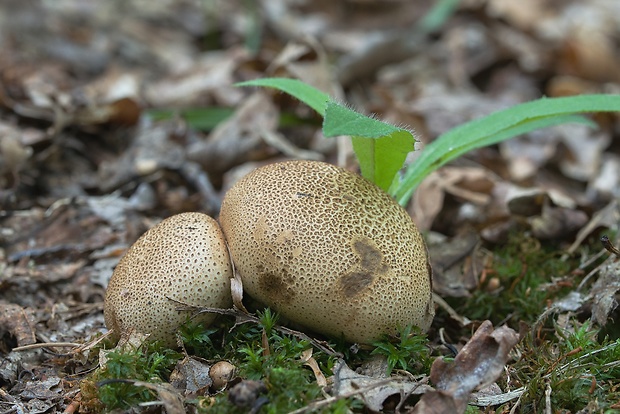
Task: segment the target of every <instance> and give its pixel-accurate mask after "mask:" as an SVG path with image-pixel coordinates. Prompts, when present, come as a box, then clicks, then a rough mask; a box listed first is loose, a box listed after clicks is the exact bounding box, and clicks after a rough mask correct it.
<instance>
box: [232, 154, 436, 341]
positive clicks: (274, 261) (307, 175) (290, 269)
mask: <svg viewBox="0 0 620 414" xmlns="http://www.w3.org/2000/svg"><path fill="white" fill-rule="evenodd" d="M220 224H221V226H222V230H223V232H224V234H225V236H226V239H227V241H228V245H229V248H230V252H231V256H232V260H233V262H234V263H235V267H236V269H237V270H238V272H239V274H240V276H241V279H242V281H243V285H244V290H245V291H246V292H247V293H248V294H249V295H250V296H252V297H254V298H255V299H258V300H259V301H261V302H264V303H265V304H266V305H268V306H270V307H271V308H272V309H274V310H276V311H278V312H280V313H281V314H282V315H284V316H285V317H287V318H288V319H290V320H291V321H293V322H296V323H299V324H301V325H305V326H307V327H308V328H311V329H312V330H314V331H317V332H319V333H323V334H327V335H330V336H335V337H340V336H343V337H344V338H345V339H346V340H348V341H351V342H359V343H369V342H372V341H374V340H376V339H378V338H379V337H381V335H383V334H393V333H396V332H397V329H398V327H404V326H406V325H410V324H412V325H417V326H418V327H419V328H421V329H422V330H424V331H426V330H428V328H429V326H430V324H431V322H432V319H433V316H434V313H435V311H434V306H433V301H432V289H431V269H430V265H429V260H428V254H427V250H426V245H425V243H424V240H423V239H422V236H421V235H420V232H419V231H418V229H417V228H416V226H415V224H414V223H413V221H412V220H411V217H409V215H408V214H407V212H406V211H405V210H404V209H403V208H402V207H400V206H399V205H398V204H397V203H396V202H395V201H394V200H393V199H392V198H391V197H390V196H389V195H388V194H386V193H385V192H383V191H382V190H381V189H380V188H378V187H377V186H375V185H374V184H372V183H371V182H369V181H367V180H366V179H364V178H362V177H360V176H359V175H357V174H354V173H351V172H349V171H346V170H344V169H341V168H338V167H336V166H333V165H330V164H326V163H323V162H316V161H288V162H282V163H275V164H270V165H267V166H265V167H262V168H259V169H257V170H255V171H253V172H251V173H250V174H248V175H247V176H245V177H244V178H242V179H241V180H239V181H238V182H237V183H236V184H235V185H234V186H233V187H232V188H231V189H230V190H229V191H228V192H227V193H226V195H225V197H224V200H223V203H222V209H221V212H220Z"/></svg>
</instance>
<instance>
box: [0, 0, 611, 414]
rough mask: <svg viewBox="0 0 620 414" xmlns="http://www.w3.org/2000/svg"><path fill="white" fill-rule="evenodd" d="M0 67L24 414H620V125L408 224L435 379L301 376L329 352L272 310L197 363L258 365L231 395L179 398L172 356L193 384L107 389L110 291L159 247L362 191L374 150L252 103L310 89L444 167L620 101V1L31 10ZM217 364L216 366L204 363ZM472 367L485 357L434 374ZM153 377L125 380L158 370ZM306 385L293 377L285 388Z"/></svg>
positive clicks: (450, 189)
mask: <svg viewBox="0 0 620 414" xmlns="http://www.w3.org/2000/svg"><path fill="white" fill-rule="evenodd" d="M0 46H1V47H0V413H60V412H67V413H70V412H96V411H102V410H110V409H111V408H113V407H119V408H117V410H119V411H118V412H142V411H148V412H158V411H159V412H161V411H162V410H166V411H167V412H169V413H173V412H184V411H188V412H248V411H250V412H252V411H253V412H286V411H293V410H300V411H299V412H303V411H304V410H305V411H313V410H314V411H322V412H348V410H350V411H352V412H377V411H380V412H414V411H415V412H450V410H451V408H448V407H450V405H449V404H454V406H452V407H453V408H452V409H458V410H465V409H466V410H467V411H468V412H505V413H508V412H523V413H526V412H548V413H552V412H554V413H577V412H581V413H585V412H588V413H593V412H620V380H619V378H620V366H619V363H618V360H619V359H620V341H619V338H620V329H618V322H617V321H618V318H619V317H620V314H619V313H618V310H617V309H616V304H617V302H616V300H617V291H619V290H620V268H619V267H618V262H617V259H616V261H614V256H613V254H611V253H610V252H608V250H606V249H604V246H603V245H602V244H601V243H600V241H599V239H600V238H601V236H603V235H607V236H608V237H609V240H610V241H611V243H612V244H616V245H617V244H618V243H617V242H618V240H617V236H618V234H619V233H618V224H619V222H620V221H619V220H620V205H619V200H620V117H619V116H618V114H613V113H611V114H610V113H606V114H592V115H591V118H592V119H593V120H594V121H595V122H596V124H597V125H598V128H591V127H588V126H587V125H581V124H564V125H559V126H555V127H551V128H547V129H543V130H539V131H535V132H532V133H529V134H527V135H525V136H520V137H518V138H515V139H511V140H508V141H505V142H502V143H500V144H497V145H493V146H490V147H486V148H483V149H479V150H476V151H473V152H471V153H469V154H467V155H466V156H464V157H462V158H460V159H458V160H457V161H455V162H452V163H450V164H448V165H446V166H444V167H442V168H440V169H439V170H437V171H435V172H433V173H432V174H430V175H429V176H428V177H426V178H425V180H424V181H423V182H422V184H421V185H420V186H419V188H418V189H417V190H416V192H415V194H414V195H413V198H412V200H411V202H410V203H409V205H408V207H407V209H408V212H409V213H410V215H411V216H412V217H413V219H414V221H415V222H416V224H417V225H418V227H419V229H420V230H421V231H422V233H423V234H424V236H425V238H426V240H427V242H428V245H429V251H430V256H431V261H432V266H433V269H434V281H433V282H434V290H435V293H436V294H437V296H438V297H440V298H443V301H442V302H445V303H440V304H438V307H437V314H436V317H435V320H434V322H433V325H432V327H431V329H430V330H429V332H428V333H427V338H428V340H427V342H424V343H423V352H422V353H427V354H428V355H427V356H428V360H427V361H426V362H424V361H423V362H421V363H420V362H419V361H418V362H416V360H415V358H413V357H412V355H411V354H410V353H408V352H409V351H412V350H414V349H418V350H419V349H420V348H419V343H417V342H415V341H414V340H412V341H408V339H411V338H401V341H400V342H399V343H397V344H396V345H394V346H393V347H392V348H389V342H385V343H383V345H384V346H385V349H384V350H383V352H381V351H378V352H377V351H376V352H375V353H374V354H373V355H372V356H371V351H372V349H369V350H364V349H362V350H361V351H359V352H358V350H357V349H356V348H351V347H350V344H349V345H343V344H338V343H330V345H329V346H330V347H334V348H335V349H336V351H335V352H334V353H333V354H330V352H331V351H329V350H328V349H327V350H326V349H320V348H316V347H315V348H314V356H312V353H310V355H307V354H304V355H306V356H305V358H306V359H304V360H303V361H305V362H306V363H308V364H309V365H310V366H311V367H312V363H311V362H308V361H315V365H316V362H317V361H318V365H316V366H315V367H312V368H310V369H309V368H308V367H303V366H302V364H301V362H299V361H300V360H299V358H301V356H300V355H302V354H303V351H306V348H309V349H312V348H313V346H312V344H315V345H316V344H322V343H323V342H320V343H318V342H314V341H308V340H307V339H304V338H305V336H304V335H303V334H301V333H297V332H293V333H288V334H282V333H281V331H277V330H272V329H271V328H272V326H271V325H270V324H272V323H274V321H273V320H271V319H270V317H271V315H270V314H269V313H267V314H265V313H260V314H259V316H258V319H256V320H253V321H251V322H249V325H250V327H244V328H241V327H237V326H233V322H234V321H233V318H229V319H230V320H226V317H224V322H222V324H223V325H224V326H225V327H226V328H228V329H230V330H232V333H231V331H228V332H226V331H227V329H223V331H222V330H220V331H218V332H213V331H201V332H198V331H196V330H195V329H198V328H196V327H192V328H191V329H193V330H191V332H189V333H186V336H185V338H186V340H187V344H186V345H187V351H186V352H189V353H190V356H192V357H195V358H193V359H192V360H197V359H196V358H198V357H202V358H203V359H202V360H201V361H203V362H204V364H205V366H206V367H207V368H209V367H210V366H211V365H212V364H213V363H214V361H216V360H228V361H229V362H230V363H232V364H233V365H235V366H238V368H239V369H238V370H237V371H236V374H235V375H234V378H231V379H230V384H229V385H228V386H225V387H224V389H215V388H214V387H213V386H211V388H209V387H206V388H205V387H204V384H203V387H202V388H201V387H198V388H197V389H195V390H190V389H189V386H188V385H187V381H185V382H184V384H185V386H183V385H178V383H177V387H176V388H174V387H173V388H171V387H169V386H168V382H172V381H171V379H170V377H171V371H172V370H173V368H174V367H175V364H177V362H178V363H179V364H178V365H176V366H177V371H179V367H181V366H182V364H181V362H180V361H181V360H183V355H182V354H174V355H173V354H171V353H169V352H167V351H164V350H162V349H159V348H157V349H151V348H148V350H147V349H146V348H143V349H141V352H143V354H144V355H147V356H152V355H159V356H162V358H164V359H165V361H166V364H168V365H170V367H168V366H166V367H165V369H163V370H162V371H161V372H160V371H157V375H155V377H157V378H159V380H158V381H160V382H158V381H155V380H152V378H151V377H148V376H147V377H145V378H137V376H138V374H139V373H136V372H134V373H133V374H132V373H131V372H125V375H124V376H120V378H126V379H129V380H139V381H142V386H141V387H139V386H138V385H136V384H135V383H132V384H129V385H128V384H123V386H125V388H124V391H123V392H128V391H127V387H133V388H131V389H139V390H141V391H140V393H137V394H136V393H134V394H131V392H128V395H130V396H131V398H134V399H133V400H129V397H127V398H128V399H127V401H112V402H109V401H111V400H105V398H112V400H113V399H114V398H117V397H118V396H119V395H120V393H121V391H119V390H120V388H118V389H116V388H109V389H115V390H116V391H114V393H113V394H114V396H112V397H111V396H110V395H107V396H104V395H102V394H98V392H101V390H102V389H105V388H106V387H111V386H110V385H107V384H105V383H102V382H99V383H97V381H99V380H101V378H108V379H109V378H111V377H110V376H108V377H106V376H105V375H104V374H102V373H101V372H102V369H103V367H100V368H99V369H98V368H97V367H98V365H99V364H100V362H104V361H105V358H104V357H103V356H102V355H104V354H105V353H104V352H101V353H100V350H102V349H103V348H107V347H109V346H111V345H110V344H108V343H107V342H106V340H105V337H103V340H102V341H99V342H98V340H99V339H101V338H102V334H105V332H107V329H106V327H105V324H104V319H103V299H104V293H105V288H106V286H107V283H108V281H109V279H110V277H111V275H112V272H113V269H114V268H115V266H116V264H117V263H118V261H119V259H120V258H121V257H122V255H123V254H124V253H125V251H126V249H127V248H128V247H129V246H130V245H131V244H132V243H133V242H134V241H135V240H137V239H138V237H140V235H141V234H143V233H144V232H145V231H146V230H147V229H149V228H151V227H153V226H154V225H155V224H157V223H158V222H160V221H161V220H162V219H163V218H166V217H169V216H171V215H174V214H177V213H181V212H186V211H200V212H204V213H207V214H209V215H211V216H213V217H217V216H218V213H219V207H220V203H221V200H222V197H223V195H224V194H225V192H226V190H227V189H228V188H230V186H231V185H232V184H233V183H234V182H235V181H236V180H237V179H238V178H239V177H241V176H243V175H245V174H246V173H248V172H249V171H251V170H252V169H254V168H256V167H257V166H261V165H265V164H268V163H273V162H277V161H281V160H287V159H295V158H303V159H313V160H322V161H326V162H329V163H333V164H337V165H339V166H341V167H344V168H347V169H349V170H353V171H356V170H357V168H358V167H357V164H356V160H355V156H354V153H353V150H352V147H351V145H350V143H349V141H348V139H347V138H346V137H339V138H325V137H323V136H322V134H321V119H320V118H319V117H318V116H317V114H315V113H314V112H313V111H312V110H311V109H310V108H309V107H307V106H306V105H304V104H302V103H300V102H298V101H296V100H295V99H293V98H290V97H288V96H287V95H284V94H282V93H276V92H274V91H273V90H269V89H258V88H240V87H236V86H234V84H235V83H237V82H240V81H245V80H250V79H257V78H264V77H290V78H296V79H300V80H302V81H303V82H305V83H307V84H310V85H312V86H314V87H316V88H318V89H320V90H322V91H324V92H326V93H328V94H329V95H331V96H333V97H335V98H336V99H338V100H339V101H342V102H346V103H347V104H349V105H350V106H351V107H353V108H355V109H356V110H358V111H360V112H362V113H365V114H374V115H375V116H376V117H377V118H378V119H382V120H385V121H388V122H390V123H392V124H394V125H399V126H400V125H403V126H407V127H409V128H411V129H412V130H413V131H415V135H416V138H417V140H418V141H419V142H418V143H416V148H417V149H418V150H421V151H423V148H424V146H425V145H426V144H428V143H430V142H432V141H433V140H434V139H435V138H437V137H438V136H440V135H441V134H443V133H445V132H447V131H449V130H450V129H452V128H454V127H456V126H458V125H461V124H463V123H465V122H467V121H469V120H472V119H475V118H479V117H481V116H484V115H487V114H490V113H492V112H495V111H497V110H500V109H505V108H509V107H511V106H514V105H517V104H519V103H522V102H526V101H530V100H534V99H537V98H540V97H542V96H547V97H559V96H571V95H581V94H602V93H606V94H618V93H619V92H620V70H619V68H620V3H619V2H618V1H617V0H591V1H588V2H583V1H577V0H565V1H556V0H522V1H519V2H512V1H509V0H462V1H445V0H444V1H436V2H435V1H430V0H424V1H407V0H389V1H388V0H383V1H381V0H343V1H323V0H318V1H308V0H296V1H293V0H263V1H256V2H253V1H242V0H232V1H227V0H206V1H192V0H168V1H161V2H144V1H139V0H130V1H127V0H125V1H121V0H113V1H106V2H83V1H79V0H62V1H54V2H29V1H17V0H5V1H2V2H0ZM407 162H408V163H410V162H415V153H413V154H412V155H411V156H410V158H408V160H407ZM607 247H608V248H611V247H610V246H609V245H608V246H607ZM612 250H613V249H612ZM238 317H239V316H238ZM487 321H488V322H487ZM493 326H494V327H495V328H493ZM235 329H237V331H235ZM504 329H505V330H504ZM276 331H277V332H276ZM474 333H475V334H474ZM310 334H311V333H310ZM231 335H232V336H231ZM235 335H236V336H235ZM311 335H313V334H311ZM244 338H245V339H244ZM283 338H288V339H283ZM320 339H322V340H323V339H326V338H320ZM192 341H193V342H192ZM201 341H202V342H201ZM226 341H229V342H230V343H234V344H235V346H237V348H238V349H244V351H243V353H239V352H237V353H235V352H233V351H231V350H227V349H225V346H224V343H225V342H226ZM241 341H246V342H241ZM247 341H250V342H247ZM252 341H256V343H257V344H258V345H256V346H255V344H254V343H253V342H252ZM424 341H426V339H424ZM207 342H208V343H210V344H211V345H212V346H213V348H214V349H216V351H213V350H209V351H207V350H205V349H204V348H201V347H200V346H199V345H197V344H199V343H203V345H204V343H207ZM220 344H222V345H221V348H218V347H219V346H220ZM283 344H284V345H283ZM216 345H217V346H216ZM260 346H262V348H260ZM143 347H146V345H144V346H143ZM243 347H245V348H243ZM256 347H259V348H256ZM282 347H284V348H282ZM257 349H262V353H261V352H258V351H257V352H258V353H257V354H255V353H254V352H255V351H256V350H257ZM463 350H464V351H463ZM354 351H355V352H354ZM458 351H462V352H464V353H461V354H459V355H461V356H463V355H470V356H471V355H477V356H478V357H480V358H479V360H478V361H476V362H475V363H474V362H471V360H470V361H464V360H463V359H466V358H461V359H459V357H458V356H457V357H456V358H455V359H454V363H456V364H457V368H456V369H450V368H446V367H443V371H441V369H440V367H439V363H437V364H436V365H437V367H435V366H434V367H433V369H434V370H435V372H434V374H433V373H431V370H430V366H431V363H432V360H435V359H437V360H441V359H442V357H448V359H447V360H450V358H454V357H455V355H456V352H458ZM325 352H327V354H326V353H325ZM356 352H357V353H356ZM412 352H413V351H412ZM467 352H469V354H467ZM343 354H344V357H343ZM382 354H383V355H384V356H386V357H387V358H388V359H389V358H390V357H392V358H396V367H395V368H397V369H396V370H395V371H394V373H393V374H392V375H393V376H394V378H392V379H390V378H387V377H386V376H385V369H384V370H383V371H384V372H382V373H379V374H377V372H371V371H372V370H370V369H367V370H366V371H363V368H364V367H366V364H368V363H369V361H370V360H374V358H375V357H376V355H382ZM115 355H116V354H115ZM276 355H284V357H283V358H284V359H282V360H279V359H277V358H276V357H275V356H276ZM130 356H132V358H137V359H134V360H125V362H123V363H121V362H118V361H121V360H120V359H118V358H121V357H120V356H119V355H116V358H117V359H116V360H114V359H113V361H117V362H118V364H120V365H118V366H121V367H122V366H123V364H125V365H126V364H130V363H131V362H127V361H134V362H133V363H134V364H137V365H140V364H145V366H148V367H151V368H152V365H149V364H152V363H153V361H152V359H147V360H142V359H139V358H140V357H139V356H137V355H134V354H131V355H130ZM186 356H187V355H186ZM399 357H402V361H401V360H399V359H398V358H399ZM278 358H279V357H278ZM295 358H297V359H295ZM485 361H486V363H488V364H489V365H491V367H487V368H489V370H488V371H485V373H483V374H481V373H480V372H479V368H480V364H483V365H484V362H485ZM440 362H441V361H440ZM253 363H254V364H253ZM295 364H297V365H295ZM459 364H460V365H459ZM261 365H262V368H260V369H259V368H257V367H260V366H261ZM297 366H299V367H297ZM283 367H285V368H286V369H289V370H290V373H291V376H290V377H285V378H286V381H281V382H279V383H278V382H277V381H276V374H277V373H281V372H283V371H282V370H283V369H284V368H283ZM360 367H362V369H360ZM134 368H135V367H134ZM297 368H299V369H297ZM345 368H346V369H348V370H349V371H347V373H353V374H351V375H357V377H355V380H350V381H349V382H348V383H347V381H346V379H345V378H344V376H343V375H344V374H342V372H344V371H343V369H345ZM366 368H367V367H366ZM356 369H357V370H356ZM207 370H208V369H207ZM278 370H280V371H278ZM108 372H109V371H108ZM153 372H155V371H153ZM153 372H150V374H153ZM287 372H288V371H287ZM93 373H95V374H93ZM299 373H301V374H299ZM142 374H143V375H144V373H142ZM93 375H95V377H93ZM96 375H99V377H97V376H96ZM132 375H133V377H132ZM295 375H297V376H301V377H300V378H301V380H302V381H301V382H296V380H295V378H296V377H295ZM429 375H430V380H429ZM463 378H467V379H468V380H471V381H473V386H471V387H469V388H468V386H469V385H468V386H465V387H464V386H463V384H462V382H463ZM95 379H97V381H96V380H95ZM248 380H256V381H257V383H256V384H258V385H256V387H257V388H256V389H255V390H254V391H255V392H256V393H257V395H256V396H255V398H254V399H253V400H252V401H251V402H250V403H247V404H248V405H247V406H244V405H243V404H241V403H239V402H238V401H237V402H235V401H233V400H234V398H232V397H231V395H230V392H231V391H230V390H231V389H232V386H233V384H239V383H242V384H245V385H246V386H247V385H248V384H254V383H251V382H248ZM323 380H325V381H326V382H325V383H323V382H322V381H323ZM161 381H163V382H161ZM390 381H391V382H390ZM345 383H346V385H347V386H348V388H346V387H345V388H346V389H344V388H342V387H344V385H343V384H345ZM145 384H146V385H145ZM161 384H164V385H161ZM278 384H279V385H278ZM334 384H340V385H341V386H342V387H341V389H340V390H339V391H338V390H337V388H338V387H335V386H334ZM93 385H95V386H94V387H93ZM479 385H482V386H483V387H482V388H481V387H478V386H479ZM287 387H289V388H287ZM437 387H439V388H440V389H443V390H444V391H445V393H444V394H445V395H443V397H437V395H438V394H437V393H435V394H431V393H432V392H433V390H434V389H435V388H437ZM451 387H452V388H451ZM474 389H475V390H474ZM97 390H99V391H97ZM415 390H417V391H415ZM446 390H447V391H446ZM237 392H238V390H237ZM471 392H473V394H471ZM89 393H90V394H89ZM86 394H88V395H90V399H89V398H87V397H86ZM262 394H264V395H266V397H260V396H259V395H262ZM421 394H428V396H430V395H435V398H437V399H436V400H431V398H430V397H428V398H427V399H426V400H425V399H424V397H421V396H420V395H421ZM171 395H172V396H173V397H171ZM302 395H303V396H302ZM280 397H282V398H280ZM101 398H103V399H104V400H105V401H103V402H102V400H101ZM118 398H120V397H118ZM175 398H176V400H175ZM120 399H122V398H120ZM173 400H174V401H176V402H174V401H173ZM106 401H108V402H106ZM146 401H150V402H147V403H146V404H145V402H146ZM114 404H118V405H114ZM140 404H142V405H140ZM416 404H417V405H416ZM467 404H469V405H467ZM429 407H434V409H435V410H436V411H431V408H429ZM454 407H456V408H454ZM218 410H219V411H218ZM234 410H237V411H234ZM416 410H417V411H416Z"/></svg>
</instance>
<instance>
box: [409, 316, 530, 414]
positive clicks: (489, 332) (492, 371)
mask: <svg viewBox="0 0 620 414" xmlns="http://www.w3.org/2000/svg"><path fill="white" fill-rule="evenodd" d="M518 341H519V335H518V334H517V332H515V331H514V330H512V329H510V328H508V327H506V326H501V327H499V328H497V329H495V330H494V329H493V325H492V324H491V322H490V321H485V322H483V323H482V324H481V325H480V327H479V328H478V329H477V330H476V332H475V333H474V335H473V336H472V337H471V339H470V340H469V341H468V342H467V343H466V344H465V346H464V347H463V348H462V349H461V351H460V352H459V353H458V354H457V355H456V357H455V358H454V361H452V362H450V363H448V362H445V361H444V360H443V359H442V358H437V359H436V360H435V362H433V366H432V367H431V381H432V382H433V383H434V384H435V388H436V390H434V391H430V392H427V393H426V394H424V395H423V396H422V399H421V400H420V402H419V403H418V404H416V406H415V408H414V410H413V411H412V413H462V412H464V411H465V408H466V407H467V401H468V399H469V395H470V394H471V392H472V391H473V390H474V389H476V388H477V387H480V386H484V385H488V384H491V383H492V382H494V381H495V380H496V379H497V378H498V377H499V376H500V375H501V373H502V372H503V370H504V365H505V364H506V362H507V361H508V359H509V356H508V353H509V352H510V350H511V349H512V348H513V347H514V346H515V345H516V344H517V342H518Z"/></svg>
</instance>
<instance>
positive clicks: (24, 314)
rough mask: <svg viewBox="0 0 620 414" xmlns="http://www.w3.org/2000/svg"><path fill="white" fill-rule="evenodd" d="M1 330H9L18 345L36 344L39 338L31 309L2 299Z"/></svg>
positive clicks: (0, 304) (0, 303)
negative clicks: (37, 337)
mask: <svg viewBox="0 0 620 414" xmlns="http://www.w3.org/2000/svg"><path fill="white" fill-rule="evenodd" d="M0 331H1V332H8V333H10V334H11V335H12V336H14V337H15V339H16V340H17V346H24V345H29V344H34V343H35V342H36V341H37V339H36V336H35V334H36V333H35V330H34V320H33V315H32V311H31V310H27V309H23V308H22V307H21V306H19V305H15V304H13V303H6V302H5V301H4V300H3V301H0Z"/></svg>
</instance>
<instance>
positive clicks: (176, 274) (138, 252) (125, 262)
mask: <svg viewBox="0 0 620 414" xmlns="http://www.w3.org/2000/svg"><path fill="white" fill-rule="evenodd" d="M231 277H232V267H231V264H230V259H229V256H228V251H227V248H226V243H225V241H224V236H223V234H222V231H221V229H220V227H219V225H218V224H217V222H216V221H215V220H213V219H212V218H211V217H209V216H208V215H206V214H202V213H183V214H177V215H175V216H172V217H169V218H167V219H165V220H163V221H162V222H161V223H159V224H158V225H156V226H155V227H153V228H152V229H150V230H149V231H147V232H146V233H144V234H143V235H142V237H140V238H139V239H138V240H137V241H136V242H135V243H134V244H133V245H132V246H131V247H130V248H129V250H128V251H127V253H126V254H125V256H124V257H123V258H122V259H121V260H120V262H119V264H118V266H117V267H116V269H115V270H114V274H113V275H112V278H111V279H110V282H109V284H108V288H107V290H106V295H105V304H104V317H105V323H106V326H107V327H108V329H110V330H114V332H115V333H116V336H117V337H118V336H119V335H127V334H129V333H130V332H131V331H132V330H135V331H138V332H141V333H145V334H150V337H149V339H153V340H161V341H163V342H164V343H165V344H166V345H168V346H173V347H174V346H176V337H175V333H176V331H177V329H178V328H179V325H180V324H182V323H183V322H185V320H186V319H187V317H188V315H189V313H188V312H178V311H176V308H177V307H179V304H178V303H175V302H173V301H171V300H169V299H168V298H171V299H174V300H177V301H179V302H183V303H186V304H189V305H195V306H207V307H216V308H229V307H230V306H231V305H232V299H231V294H230V278H231ZM214 317H215V316H214V315H213V314H202V315H200V316H198V317H197V320H198V321H200V322H202V323H204V324H209V323H211V321H212V320H213V319H214Z"/></svg>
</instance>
